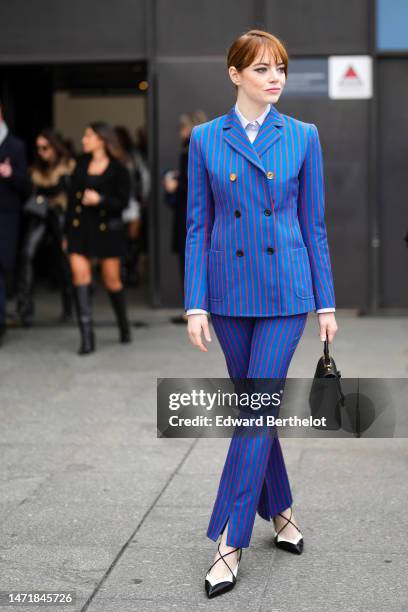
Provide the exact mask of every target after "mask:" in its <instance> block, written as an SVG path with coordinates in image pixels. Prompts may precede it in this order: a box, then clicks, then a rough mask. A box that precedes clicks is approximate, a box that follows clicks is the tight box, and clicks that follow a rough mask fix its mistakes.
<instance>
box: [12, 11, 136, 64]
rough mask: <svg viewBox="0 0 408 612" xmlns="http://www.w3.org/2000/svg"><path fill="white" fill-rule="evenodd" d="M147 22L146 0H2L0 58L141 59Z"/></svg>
mask: <svg viewBox="0 0 408 612" xmlns="http://www.w3.org/2000/svg"><path fill="white" fill-rule="evenodd" d="M145 22H146V15H145V0H113V1H112V0H69V1H65V2H61V1H58V0H33V1H31V2H27V0H13V1H12V2H1V3H0V23H1V36H0V58H1V62H2V63H7V62H10V63H39V62H48V63H50V62H65V61H87V62H90V61H105V60H112V61H113V60H128V59H142V58H144V57H145V55H146V39H145V25H146V23H145Z"/></svg>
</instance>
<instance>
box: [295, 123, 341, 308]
mask: <svg viewBox="0 0 408 612" xmlns="http://www.w3.org/2000/svg"><path fill="white" fill-rule="evenodd" d="M324 210H325V189H324V175H323V155H322V148H321V145H320V139H319V133H318V130H317V127H316V126H315V125H314V124H313V123H311V124H309V136H308V143H307V149H306V155H305V159H304V162H303V165H302V168H301V171H300V173H299V194H298V218H299V223H300V228H301V231H302V235H303V240H304V242H305V244H306V247H307V251H308V255H309V261H310V269H311V274H312V281H313V291H314V297H315V303H316V309H317V310H319V309H321V308H332V307H333V308H334V307H335V305H336V304H335V295H334V284H333V275H332V269H331V262H330V254H329V247H328V242H327V233H326V225H325V219H324Z"/></svg>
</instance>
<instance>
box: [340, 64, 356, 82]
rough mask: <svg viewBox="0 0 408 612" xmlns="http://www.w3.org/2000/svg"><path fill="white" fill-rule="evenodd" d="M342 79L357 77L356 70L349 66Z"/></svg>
mask: <svg viewBox="0 0 408 612" xmlns="http://www.w3.org/2000/svg"><path fill="white" fill-rule="evenodd" d="M343 79H358V76H357V72H356V71H355V70H354V68H353V67H352V66H349V67H348V68H347V70H346V72H345V73H344V77H343Z"/></svg>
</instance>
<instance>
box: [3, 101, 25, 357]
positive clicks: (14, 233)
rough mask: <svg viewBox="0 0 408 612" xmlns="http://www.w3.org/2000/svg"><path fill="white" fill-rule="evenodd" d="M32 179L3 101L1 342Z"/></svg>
mask: <svg viewBox="0 0 408 612" xmlns="http://www.w3.org/2000/svg"><path fill="white" fill-rule="evenodd" d="M29 190H30V182H29V179H28V175H27V162H26V154H25V146H24V143H23V142H22V141H21V140H19V139H18V138H16V137H15V136H13V134H11V133H10V131H9V129H8V127H7V124H6V122H5V121H4V117H3V107H2V103H1V101H0V345H1V344H2V341H3V337H4V334H5V332H6V320H5V318H6V312H5V309H6V281H5V279H6V274H7V273H9V272H10V271H12V270H13V269H14V268H15V264H16V254H17V243H18V236H19V229H20V220H21V208H22V202H23V200H24V199H25V198H26V197H28V194H29Z"/></svg>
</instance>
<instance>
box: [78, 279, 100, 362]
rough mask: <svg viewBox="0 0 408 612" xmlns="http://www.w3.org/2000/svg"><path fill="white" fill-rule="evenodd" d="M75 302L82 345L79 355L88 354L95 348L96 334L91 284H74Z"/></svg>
mask: <svg viewBox="0 0 408 612" xmlns="http://www.w3.org/2000/svg"><path fill="white" fill-rule="evenodd" d="M73 293H74V303H75V309H76V314H77V321H78V326H79V331H80V333H81V346H80V347H79V350H78V355H86V354H88V353H92V352H93V351H94V350H95V335H94V331H93V321H92V305H91V285H90V284H89V285H74V292H73Z"/></svg>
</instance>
